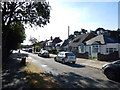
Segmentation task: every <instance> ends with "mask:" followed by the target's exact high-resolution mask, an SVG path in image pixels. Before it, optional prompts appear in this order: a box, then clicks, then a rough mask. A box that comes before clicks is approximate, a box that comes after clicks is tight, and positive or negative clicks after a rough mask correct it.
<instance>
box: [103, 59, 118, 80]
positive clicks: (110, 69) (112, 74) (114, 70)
mask: <svg viewBox="0 0 120 90" xmlns="http://www.w3.org/2000/svg"><path fill="white" fill-rule="evenodd" d="M102 70H103V73H104V74H105V75H106V77H107V78H108V79H111V80H114V81H118V82H120V60H117V61H114V62H112V63H108V64H105V65H103V66H102Z"/></svg>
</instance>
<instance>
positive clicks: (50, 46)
mask: <svg viewBox="0 0 120 90" xmlns="http://www.w3.org/2000/svg"><path fill="white" fill-rule="evenodd" d="M60 42H62V40H61V39H60V38H59V37H55V38H54V39H51V40H48V41H47V42H46V45H45V49H46V50H60Z"/></svg>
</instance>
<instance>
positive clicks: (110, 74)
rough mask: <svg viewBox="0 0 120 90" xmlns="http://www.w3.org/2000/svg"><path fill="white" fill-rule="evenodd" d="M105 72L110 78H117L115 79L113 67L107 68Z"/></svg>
mask: <svg viewBox="0 0 120 90" xmlns="http://www.w3.org/2000/svg"><path fill="white" fill-rule="evenodd" d="M104 74H105V75H106V77H107V78H108V79H110V80H116V79H115V75H116V74H115V72H114V71H113V70H112V69H106V70H105V71H104Z"/></svg>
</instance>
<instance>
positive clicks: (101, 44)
mask: <svg viewBox="0 0 120 90" xmlns="http://www.w3.org/2000/svg"><path fill="white" fill-rule="evenodd" d="M85 52H88V57H98V59H100V60H105V59H119V58H120V43H118V41H117V40H114V39H112V38H110V37H107V36H105V35H98V36H96V37H93V38H91V39H89V40H87V41H86V42H85V43H82V44H80V45H79V53H85Z"/></svg>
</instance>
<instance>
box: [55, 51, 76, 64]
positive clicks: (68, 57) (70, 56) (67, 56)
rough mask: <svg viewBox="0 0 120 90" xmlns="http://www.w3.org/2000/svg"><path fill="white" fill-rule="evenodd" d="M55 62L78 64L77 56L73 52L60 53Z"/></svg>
mask: <svg viewBox="0 0 120 90" xmlns="http://www.w3.org/2000/svg"><path fill="white" fill-rule="evenodd" d="M54 60H55V61H60V62H62V63H67V62H69V63H73V64H75V62H76V56H75V55H74V53H72V52H59V53H58V54H57V56H56V57H55V58H54Z"/></svg>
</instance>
